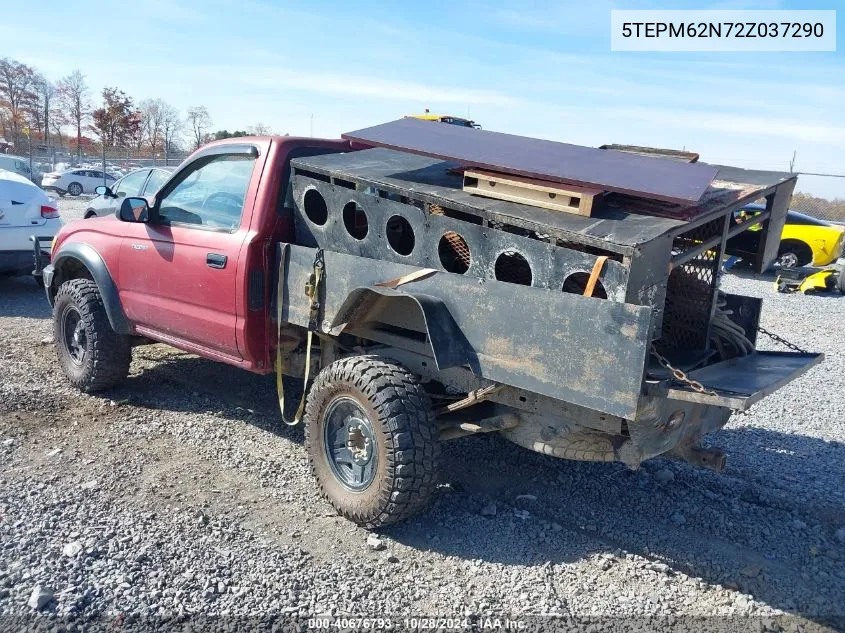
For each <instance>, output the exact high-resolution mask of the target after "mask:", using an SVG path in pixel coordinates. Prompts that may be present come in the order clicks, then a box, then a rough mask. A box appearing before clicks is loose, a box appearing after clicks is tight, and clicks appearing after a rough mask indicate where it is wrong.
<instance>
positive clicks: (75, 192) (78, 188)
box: [67, 182, 85, 196]
mask: <svg viewBox="0 0 845 633" xmlns="http://www.w3.org/2000/svg"><path fill="white" fill-rule="evenodd" d="M84 191H85V190H84V189H83V187H82V185H80V184H79V183H78V182H72V183H70V184H69V185H68V186H67V192H68V193H69V194H70V195H72V196H81V195H82V193H83V192H84Z"/></svg>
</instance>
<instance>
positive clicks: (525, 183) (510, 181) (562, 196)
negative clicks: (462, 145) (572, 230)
mask: <svg viewBox="0 0 845 633" xmlns="http://www.w3.org/2000/svg"><path fill="white" fill-rule="evenodd" d="M464 191H466V192H468V193H472V194H475V195H479V196H484V197H486V198H494V199H496V200H508V201H509V202H519V203H521V204H527V205H530V206H534V207H542V208H544V209H551V210H552V211H563V212H565V213H574V214H576V215H583V216H587V217H589V216H590V215H591V214H592V211H593V202H594V200H595V198H596V196H598V195H601V194H602V193H604V192H603V191H602V190H601V189H592V188H589V187H576V186H574V185H561V184H558V183H554V182H549V181H547V180H546V181H544V180H537V179H536V178H521V177H519V176H510V175H504V174H498V173H496V172H491V171H486V170H483V169H476V170H467V171H465V172H464Z"/></svg>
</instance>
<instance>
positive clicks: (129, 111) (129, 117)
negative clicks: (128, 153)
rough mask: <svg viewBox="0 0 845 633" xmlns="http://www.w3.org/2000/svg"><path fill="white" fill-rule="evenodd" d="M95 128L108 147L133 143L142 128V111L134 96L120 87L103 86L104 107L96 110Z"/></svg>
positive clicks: (94, 117) (93, 116) (125, 145)
mask: <svg viewBox="0 0 845 633" xmlns="http://www.w3.org/2000/svg"><path fill="white" fill-rule="evenodd" d="M91 118H92V119H93V120H94V124H93V126H92V127H93V130H94V132H96V133H97V135H98V136H99V137H100V142H101V143H103V144H104V145H105V147H107V148H112V147H127V146H129V145H131V144H133V141H134V140H135V139H137V137H138V134H139V132H140V130H141V113H140V112H138V110H136V109H135V105H134V104H133V102H132V97H130V96H128V95H127V94H126V93H125V92H123V91H122V90H120V89H118V88H103V107H101V108H98V109H96V110H94V112H93V114H92V115H91Z"/></svg>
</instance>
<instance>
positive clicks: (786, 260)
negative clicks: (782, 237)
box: [775, 240, 813, 268]
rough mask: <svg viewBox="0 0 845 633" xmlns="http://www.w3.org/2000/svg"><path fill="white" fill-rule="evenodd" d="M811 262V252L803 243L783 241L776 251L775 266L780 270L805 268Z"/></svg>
mask: <svg viewBox="0 0 845 633" xmlns="http://www.w3.org/2000/svg"><path fill="white" fill-rule="evenodd" d="M812 261H813V251H812V250H811V249H810V247H809V246H807V245H806V244H805V243H804V242H798V241H792V240H789V241H785V242H782V243H781V245H780V248H779V249H778V258H777V260H776V262H775V263H776V264H778V265H779V266H780V267H781V268H796V267H798V266H806V265H807V264H809V263H811V262H812Z"/></svg>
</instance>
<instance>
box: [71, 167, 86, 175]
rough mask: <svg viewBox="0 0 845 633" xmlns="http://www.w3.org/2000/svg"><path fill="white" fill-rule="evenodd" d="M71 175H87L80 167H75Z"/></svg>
mask: <svg viewBox="0 0 845 633" xmlns="http://www.w3.org/2000/svg"><path fill="white" fill-rule="evenodd" d="M73 175H74V176H87V175H88V172H86V171H83V170H82V169H77V170H76V171H75V172H73Z"/></svg>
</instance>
